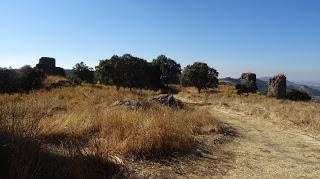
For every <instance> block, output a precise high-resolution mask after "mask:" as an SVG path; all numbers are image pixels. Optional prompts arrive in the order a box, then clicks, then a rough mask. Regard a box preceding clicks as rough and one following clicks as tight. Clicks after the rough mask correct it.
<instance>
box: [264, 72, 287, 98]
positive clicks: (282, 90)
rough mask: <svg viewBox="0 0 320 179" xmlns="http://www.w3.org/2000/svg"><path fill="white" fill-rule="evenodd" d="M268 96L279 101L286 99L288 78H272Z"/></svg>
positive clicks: (280, 75) (280, 76) (278, 76)
mask: <svg viewBox="0 0 320 179" xmlns="http://www.w3.org/2000/svg"><path fill="white" fill-rule="evenodd" d="M268 95H269V96H273V97H276V98H278V99H284V98H286V95H287V77H286V76H285V75H283V74H279V75H276V76H274V77H272V78H270V80H269V83H268Z"/></svg>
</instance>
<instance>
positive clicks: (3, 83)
mask: <svg viewBox="0 0 320 179" xmlns="http://www.w3.org/2000/svg"><path fill="white" fill-rule="evenodd" d="M45 77H46V76H45V74H44V73H43V72H42V71H41V70H39V69H37V68H31V67H30V66H24V67H22V68H20V69H18V70H13V69H7V68H0V93H14V92H27V91H30V90H34V89H39V88H41V87H42V81H43V79H44V78H45Z"/></svg>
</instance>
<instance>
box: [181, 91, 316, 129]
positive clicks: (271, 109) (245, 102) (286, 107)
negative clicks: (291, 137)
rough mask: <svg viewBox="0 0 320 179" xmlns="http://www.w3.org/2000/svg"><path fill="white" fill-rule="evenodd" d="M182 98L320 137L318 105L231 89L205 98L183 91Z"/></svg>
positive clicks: (205, 93) (213, 92)
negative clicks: (318, 134)
mask: <svg viewBox="0 0 320 179" xmlns="http://www.w3.org/2000/svg"><path fill="white" fill-rule="evenodd" d="M179 96H181V97H183V98H186V99H192V100H195V101H200V102H202V103H210V104H212V105H215V106H217V107H221V108H225V109H230V110H232V111H237V112H240V113H243V114H245V115H249V116H253V117H259V118H263V119H264V120H271V121H273V122H275V123H282V124H284V125H288V124H292V123H293V124H294V125H295V126H298V127H300V128H302V129H303V130H306V131H310V132H315V133H320V115H319V114H320V104H317V103H311V102H294V101H290V100H278V99H275V98H272V97H267V96H265V95H260V94H248V95H241V96H240V95H237V94H236V90H235V88H234V87H233V86H229V85H220V86H219V88H218V89H215V90H213V91H208V90H207V91H204V92H203V93H202V94H197V93H196V90H195V89H194V88H183V90H182V92H181V93H179Z"/></svg>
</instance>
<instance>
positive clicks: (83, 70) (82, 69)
mask: <svg viewBox="0 0 320 179" xmlns="http://www.w3.org/2000/svg"><path fill="white" fill-rule="evenodd" d="M72 72H73V73H74V75H75V76H76V77H77V78H79V79H80V80H81V81H85V82H88V83H93V82H94V71H93V69H92V68H90V67H88V66H87V65H86V64H85V63H84V62H80V63H77V64H76V65H75V66H74V67H73V68H72Z"/></svg>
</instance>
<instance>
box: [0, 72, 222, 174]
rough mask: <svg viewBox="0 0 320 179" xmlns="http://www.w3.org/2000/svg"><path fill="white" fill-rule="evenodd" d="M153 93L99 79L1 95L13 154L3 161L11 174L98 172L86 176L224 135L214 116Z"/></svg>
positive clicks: (4, 134)
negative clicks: (127, 103)
mask: <svg viewBox="0 0 320 179" xmlns="http://www.w3.org/2000/svg"><path fill="white" fill-rule="evenodd" d="M49 79H50V80H51V81H55V80H59V78H57V77H53V78H49ZM155 95H156V92H153V91H148V90H132V91H130V90H125V89H121V90H119V91H117V90H116V87H113V86H99V85H95V86H87V85H84V86H78V87H68V88H61V89H53V90H50V91H46V90H41V91H35V92H31V93H30V94H13V95H8V94H3V95H1V96H0V120H1V121H0V124H1V126H0V133H1V136H0V137H1V139H2V140H1V141H4V145H6V146H8V149H7V150H5V149H3V150H5V151H6V152H7V153H9V154H8V155H6V156H9V157H8V158H5V159H3V158H1V159H2V161H7V163H3V165H5V166H7V167H8V170H7V171H9V173H7V174H8V175H9V176H10V177H14V178H15V177H18V178H20V177H23V178H33V177H34V176H40V177H49V178H68V177H76V178H79V177H82V178H83V177H88V176H84V175H83V172H84V171H86V172H85V173H90V172H92V173H95V174H97V175H96V176H94V175H93V176H89V177H88V178H90V177H101V176H103V177H106V176H110V175H113V176H116V175H122V172H121V171H123V170H124V169H123V168H122V167H123V166H122V161H123V160H125V159H126V158H136V159H143V158H147V159H155V158H159V157H169V156H171V155H183V154H188V153H190V152H191V153H192V151H194V150H196V148H197V146H198V145H199V143H198V142H197V140H196V136H198V135H208V134H210V135H213V134H218V133H219V130H220V124H219V122H218V121H217V120H216V119H215V118H214V117H213V116H212V115H210V114H208V113H206V112H204V111H198V110H193V109H191V108H186V109H179V110H178V109H174V108H170V107H166V106H161V105H160V104H158V103H155V102H152V101H149V100H148V99H150V98H151V97H152V96H155ZM118 99H128V100H137V101H141V103H142V106H141V108H139V109H137V110H130V109H127V108H121V107H117V106H112V105H111V104H112V103H113V102H114V101H116V100H118ZM1 150H2V149H1ZM1 153H3V152H1ZM37 165H39V166H38V167H36V166H37ZM51 165H58V166H64V167H65V169H66V170H67V169H70V170H68V172H66V171H65V170H64V169H57V168H56V167H53V166H51ZM22 166H27V167H25V168H24V167H22ZM105 167H107V168H105ZM54 170H57V171H56V172H54ZM99 170H102V171H104V172H105V173H99V172H97V171H99ZM59 172H60V173H59ZM4 174H6V173H4Z"/></svg>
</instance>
